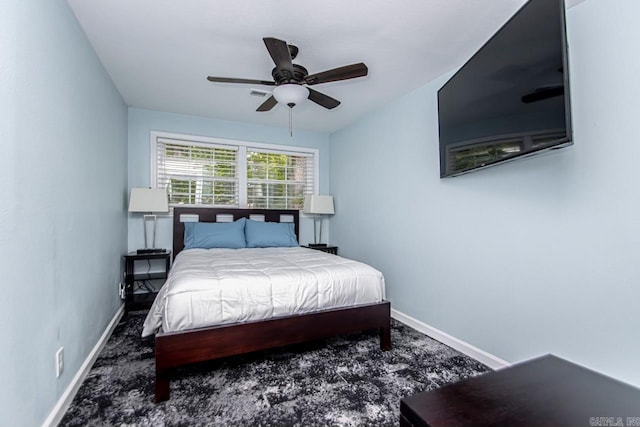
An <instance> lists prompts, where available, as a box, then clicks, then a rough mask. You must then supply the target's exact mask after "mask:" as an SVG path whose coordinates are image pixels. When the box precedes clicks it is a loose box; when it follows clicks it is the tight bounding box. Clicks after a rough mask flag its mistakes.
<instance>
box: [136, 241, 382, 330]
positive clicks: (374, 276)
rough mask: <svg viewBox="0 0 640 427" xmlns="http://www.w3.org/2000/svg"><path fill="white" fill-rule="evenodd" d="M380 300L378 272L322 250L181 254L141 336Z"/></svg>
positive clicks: (190, 251)
mask: <svg viewBox="0 0 640 427" xmlns="http://www.w3.org/2000/svg"><path fill="white" fill-rule="evenodd" d="M383 299H384V277H383V276H382V273H381V272H379V271H378V270H376V269H375V268H373V267H371V266H369V265H367V264H364V263H361V262H358V261H353V260H350V259H347V258H342V257H340V256H336V255H332V254H328V253H325V252H322V251H318V250H313V249H307V248H301V247H295V248H257V249H188V250H184V251H182V252H180V253H179V254H178V256H177V257H176V259H175V261H174V265H173V267H172V269H171V271H170V273H169V277H168V278H167V282H166V283H165V284H164V286H163V287H162V288H161V289H160V292H159V293H158V296H157V298H156V300H155V301H154V303H153V305H152V307H151V310H150V311H149V314H148V315H147V318H146V320H145V322H144V329H143V332H142V336H149V335H152V334H154V333H156V332H158V331H159V330H162V331H164V332H173V331H182V330H187V329H193V328H199V327H204V326H211V325H220V324H225V323H235V322H245V321H250V320H261V319H268V318H271V317H277V316H285V315H290V314H300V313H308V312H313V311H318V310H323V309H329V308H338V307H348V306H354V305H358V304H367V303H374V302H380V301H382V300H383Z"/></svg>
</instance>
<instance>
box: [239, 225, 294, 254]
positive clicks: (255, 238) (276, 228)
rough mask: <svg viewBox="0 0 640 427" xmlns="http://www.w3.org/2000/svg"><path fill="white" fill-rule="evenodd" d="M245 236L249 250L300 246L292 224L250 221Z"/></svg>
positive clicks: (246, 226) (245, 228)
mask: <svg viewBox="0 0 640 427" xmlns="http://www.w3.org/2000/svg"><path fill="white" fill-rule="evenodd" d="M244 234H245V238H246V240H247V247H248V248H271V247H294V246H298V239H296V232H295V228H294V225H293V223H292V222H262V221H252V220H250V219H248V220H247V223H246V225H245V227H244Z"/></svg>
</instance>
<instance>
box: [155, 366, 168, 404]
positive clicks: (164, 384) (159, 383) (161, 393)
mask: <svg viewBox="0 0 640 427" xmlns="http://www.w3.org/2000/svg"><path fill="white" fill-rule="evenodd" d="M165 400H169V376H168V374H167V372H166V371H158V370H156V403H159V402H164V401H165Z"/></svg>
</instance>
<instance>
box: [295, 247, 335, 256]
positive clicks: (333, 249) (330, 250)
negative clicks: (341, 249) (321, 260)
mask: <svg viewBox="0 0 640 427" xmlns="http://www.w3.org/2000/svg"><path fill="white" fill-rule="evenodd" d="M302 247H303V248H309V249H315V250H317V251H322V252H327V253H329V254H334V255H338V247H337V246H302Z"/></svg>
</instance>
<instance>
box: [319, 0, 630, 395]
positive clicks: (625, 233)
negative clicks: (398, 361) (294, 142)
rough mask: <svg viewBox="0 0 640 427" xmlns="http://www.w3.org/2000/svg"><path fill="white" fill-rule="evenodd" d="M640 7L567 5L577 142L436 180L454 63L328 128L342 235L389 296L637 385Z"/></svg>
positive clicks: (444, 324)
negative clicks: (448, 72) (442, 114)
mask: <svg viewBox="0 0 640 427" xmlns="http://www.w3.org/2000/svg"><path fill="white" fill-rule="evenodd" d="M614 3H615V4H614ZM638 16H640V2H637V1H636V0H619V1H616V2H608V1H604V0H588V1H585V2H583V3H580V4H579V5H577V6H575V7H574V8H572V9H570V10H569V11H568V13H567V18H568V38H569V45H570V49H571V51H570V73H571V84H572V95H573V120H574V141H575V145H574V146H573V147H570V148H565V149H563V150H559V151H557V152H555V153H554V154H550V155H548V156H544V157H538V158H534V159H528V160H524V161H520V162H514V163H510V164H506V165H502V166H498V167H494V168H490V169H486V170H484V171H479V172H476V173H472V174H468V175H464V176H461V177H457V178H451V179H447V180H441V179H439V170H438V168H439V166H438V130H437V106H436V91H437V89H438V88H439V87H440V86H441V85H442V84H443V83H444V81H445V79H446V77H443V78H441V79H439V81H435V82H432V83H431V84H429V85H427V86H424V87H422V88H421V89H419V90H417V91H415V92H413V93H411V94H409V95H407V96H405V97H403V98H401V99H399V100H397V101H396V102H394V103H392V104H391V105H390V106H388V107H386V108H385V109H383V110H380V111H377V112H376V113H374V114H371V115H369V116H368V117H366V118H364V119H362V120H361V121H359V122H358V123H356V124H354V125H352V126H350V127H348V128H346V129H344V130H342V131H340V132H337V133H335V134H333V135H331V177H330V188H331V191H332V193H333V194H334V196H335V197H336V215H335V216H334V217H333V218H332V219H331V229H332V240H333V243H337V244H338V245H340V250H341V252H342V253H343V254H345V255H346V256H351V257H354V258H357V259H361V260H364V261H367V262H370V263H371V264H373V265H374V266H376V267H378V268H379V269H381V270H382V271H383V273H384V274H385V277H386V282H387V295H388V298H389V299H390V300H391V302H392V307H394V308H395V309H397V310H399V311H401V312H403V313H405V314H408V315H410V316H413V317H414V318H417V319H418V320H420V321H422V322H424V323H426V324H429V325H431V326H433V327H436V328H438V329H440V330H442V331H444V332H446V333H448V334H450V335H453V336H455V337H457V338H459V339H462V340H464V341H466V342H468V343H470V344H472V345H475V346H476V347H478V348H480V349H483V350H485V351H488V352H489V353H492V354H494V355H496V356H498V357H501V358H503V359H505V360H508V361H511V362H517V361H521V360H524V359H528V358H531V357H533V356H536V355H540V354H544V353H555V354H558V355H559V356H561V357H566V358H568V359H571V360H574V361H576V362H577V363H580V364H584V365H587V366H589V367H591V368H594V369H597V370H600V371H602V372H604V373H606V374H608V375H611V376H614V377H617V378H619V379H621V380H623V381H626V382H629V383H633V384H635V385H637V386H640V340H639V339H638V330H640V310H639V308H638V307H639V301H640V268H639V267H638V265H639V262H638V260H640V219H639V218H640V215H639V214H638V212H640V191H638V182H640V169H639V168H638V159H640V130H639V129H640V127H639V126H638V118H637V115H638V98H639V97H640V90H639V89H638V88H639V86H638V83H637V82H638V76H639V75H640V56H638V55H636V54H635V53H634V52H636V51H637V41H638V40H639V39H640V28H639V27H638V26H637V17H638ZM372 165H375V167H372Z"/></svg>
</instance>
